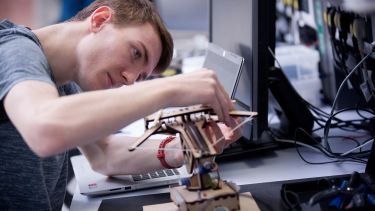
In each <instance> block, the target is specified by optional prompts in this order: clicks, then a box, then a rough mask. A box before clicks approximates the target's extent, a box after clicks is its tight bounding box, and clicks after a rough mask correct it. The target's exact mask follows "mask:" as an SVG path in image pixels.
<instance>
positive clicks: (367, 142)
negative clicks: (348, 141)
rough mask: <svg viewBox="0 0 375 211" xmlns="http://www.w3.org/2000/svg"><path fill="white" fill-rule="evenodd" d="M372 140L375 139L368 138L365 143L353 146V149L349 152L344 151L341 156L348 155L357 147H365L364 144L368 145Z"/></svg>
mask: <svg viewBox="0 0 375 211" xmlns="http://www.w3.org/2000/svg"><path fill="white" fill-rule="evenodd" d="M372 142H374V139H370V140H367V141H365V142H364V143H363V144H361V145H359V146H358V147H355V148H353V149H351V150H349V151H347V152H344V153H342V154H341V156H346V155H348V154H350V153H352V152H353V151H355V150H357V149H361V148H362V147H364V146H366V145H368V144H370V143H372Z"/></svg>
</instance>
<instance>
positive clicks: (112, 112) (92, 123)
mask: <svg viewBox="0 0 375 211" xmlns="http://www.w3.org/2000/svg"><path fill="white" fill-rule="evenodd" d="M201 103H202V104H206V105H209V106H211V107H213V108H214V109H215V111H216V113H218V114H219V116H220V118H221V119H222V121H225V122H226V123H227V124H228V123H229V124H230V122H231V120H230V117H229V114H228V111H229V110H230V109H232V108H233V105H232V103H231V101H230V99H229V98H228V96H227V95H226V94H225V91H224V90H223V88H222V86H221V85H220V84H219V83H218V81H217V78H216V75H215V74H214V73H213V72H212V71H199V72H197V73H194V74H186V75H179V76H175V77H168V78H164V79H157V80H151V81H146V82H141V83H138V84H135V85H132V86H128V87H124V88H118V89H110V90H102V91H91V92H86V93H82V94H76V95H72V96H65V97H59V96H58V92H57V90H56V88H55V87H53V86H52V85H50V84H47V83H44V82H39V81H24V82H20V83H18V84H17V85H15V86H14V87H13V88H12V89H11V90H10V91H9V92H8V94H7V96H6V97H5V99H4V107H5V110H6V112H7V114H8V116H9V118H10V119H11V121H12V122H13V123H14V125H15V126H16V127H17V129H18V130H19V131H20V133H21V135H22V136H23V138H24V139H25V141H26V143H27V144H28V145H29V147H30V148H31V149H32V150H33V151H34V152H35V153H36V154H38V155H39V156H42V157H45V156H49V155H52V154H56V153H58V152H61V151H64V150H67V149H71V148H74V147H77V146H84V145H87V144H89V143H94V142H96V141H98V140H101V139H104V138H105V137H107V136H108V135H109V134H112V133H113V132H114V131H117V130H119V129H121V128H123V127H125V126H126V125H128V124H130V123H132V122H134V121H135V120H137V119H140V118H142V117H144V116H146V115H148V114H151V113H153V112H156V111H157V110H159V109H161V108H165V107H172V106H188V105H193V104H201Z"/></svg>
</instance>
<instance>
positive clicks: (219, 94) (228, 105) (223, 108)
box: [205, 69, 234, 125]
mask: <svg viewBox="0 0 375 211" xmlns="http://www.w3.org/2000/svg"><path fill="white" fill-rule="evenodd" d="M205 71H207V72H209V74H210V77H211V78H212V79H214V81H215V87H214V88H215V98H214V100H213V102H212V104H211V107H212V108H213V109H214V110H215V112H216V114H217V115H218V117H219V120H220V121H222V122H224V123H225V124H227V125H231V124H233V121H232V120H231V117H230V116H229V111H231V110H233V109H234V106H233V103H232V101H231V99H230V97H229V95H228V93H227V92H226V91H225V89H224V87H223V85H222V84H221V83H220V82H219V80H218V78H217V76H216V74H215V72H214V71H212V70H207V69H205Z"/></svg>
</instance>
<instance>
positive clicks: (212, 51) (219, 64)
mask: <svg viewBox="0 0 375 211" xmlns="http://www.w3.org/2000/svg"><path fill="white" fill-rule="evenodd" d="M243 62H244V58H242V57H241V56H239V55H237V54H235V53H232V52H229V51H226V50H225V49H223V48H221V47H220V46H218V45H216V44H213V43H210V44H209V45H208V48H207V53H206V58H205V60H204V63H203V67H204V68H207V69H212V70H214V71H215V72H216V75H217V77H218V79H219V81H220V83H221V84H222V85H223V87H224V89H225V91H226V92H227V93H228V95H229V96H230V97H231V98H232V99H233V97H234V93H235V91H236V88H237V85H238V81H239V78H240V77H239V76H240V74H241V70H242V66H243Z"/></svg>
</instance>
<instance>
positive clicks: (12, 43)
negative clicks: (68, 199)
mask: <svg viewBox="0 0 375 211" xmlns="http://www.w3.org/2000/svg"><path fill="white" fill-rule="evenodd" d="M172 48H173V44H172V40H171V37H170V34H169V33H168V32H167V30H166V28H165V26H164V25H163V23H162V21H161V19H160V17H159V15H158V14H157V13H156V11H155V10H154V8H153V7H152V5H151V3H150V2H149V1H147V0H126V1H124V0H98V1H96V2H94V3H93V4H91V5H89V6H88V7H86V8H85V9H84V10H82V11H81V12H80V13H78V14H77V15H76V16H75V17H73V18H72V19H71V20H70V21H68V22H65V23H61V24H56V25H52V26H48V27H45V28H41V29H38V30H34V31H31V30H29V29H27V28H24V27H21V26H17V25H14V24H12V23H10V22H8V21H2V22H0V99H1V107H0V114H1V121H0V160H1V165H0V190H1V191H0V207H1V208H2V209H22V210H33V209H37V210H60V209H61V207H62V202H63V198H64V194H65V187H66V175H67V153H66V151H67V150H68V149H72V148H75V147H79V149H80V151H81V152H82V153H83V154H84V155H85V156H86V158H87V159H88V160H89V161H90V163H91V165H92V167H93V169H95V170H97V171H99V172H101V173H103V174H106V175H114V174H131V173H139V172H144V171H149V170H154V169H160V168H163V167H164V166H163V165H162V164H161V162H160V161H159V160H158V159H157V157H156V154H157V149H158V146H159V144H160V141H161V140H158V141H150V142H147V144H148V145H149V146H147V147H152V148H154V149H155V150H147V151H144V150H135V151H134V152H129V151H128V147H129V146H130V145H131V144H132V143H134V141H135V138H130V137H124V136H120V135H117V136H116V135H111V134H113V133H114V132H115V131H117V130H119V129H121V128H123V127H124V126H126V125H128V124H129V123H132V122H133V121H135V120H137V119H140V118H142V117H144V116H146V115H148V114H151V113H153V112H156V111H157V110H159V109H162V108H165V107H172V106H173V107H175V106H189V105H194V104H205V105H209V106H211V107H212V108H214V110H215V112H216V113H217V114H218V115H219V118H220V120H221V121H222V122H224V123H226V125H228V126H233V125H234V120H233V119H231V118H230V116H229V114H228V111H229V110H231V109H233V105H232V103H231V101H230V99H229V98H228V96H227V94H226V93H225V91H224V89H223V87H222V86H221V85H220V84H219V82H218V81H217V78H216V76H215V74H214V73H213V71H210V70H202V71H197V72H196V73H193V74H186V75H178V76H174V77H168V78H163V79H157V80H150V81H145V82H140V83H136V84H134V82H135V81H141V80H143V79H145V78H147V77H148V76H149V75H150V74H151V73H152V71H161V70H163V69H165V68H166V67H167V66H168V64H169V62H170V60H171V57H172V50H173V49H172ZM133 84H134V85H133ZM121 85H127V86H124V87H120V86H121ZM129 85H131V86H129ZM116 87H120V88H116ZM78 90H81V91H82V92H80V93H78V92H79V91H78ZM232 135H233V134H232ZM168 147H170V148H176V147H179V141H178V140H177V141H176V140H175V141H172V142H171V143H169V144H168V145H167V146H166V148H168ZM165 153H166V158H165V162H166V163H167V164H168V165H169V166H171V167H176V166H181V165H182V160H183V159H182V153H181V152H179V151H176V150H173V151H172V150H171V151H168V150H166V152H165Z"/></svg>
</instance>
